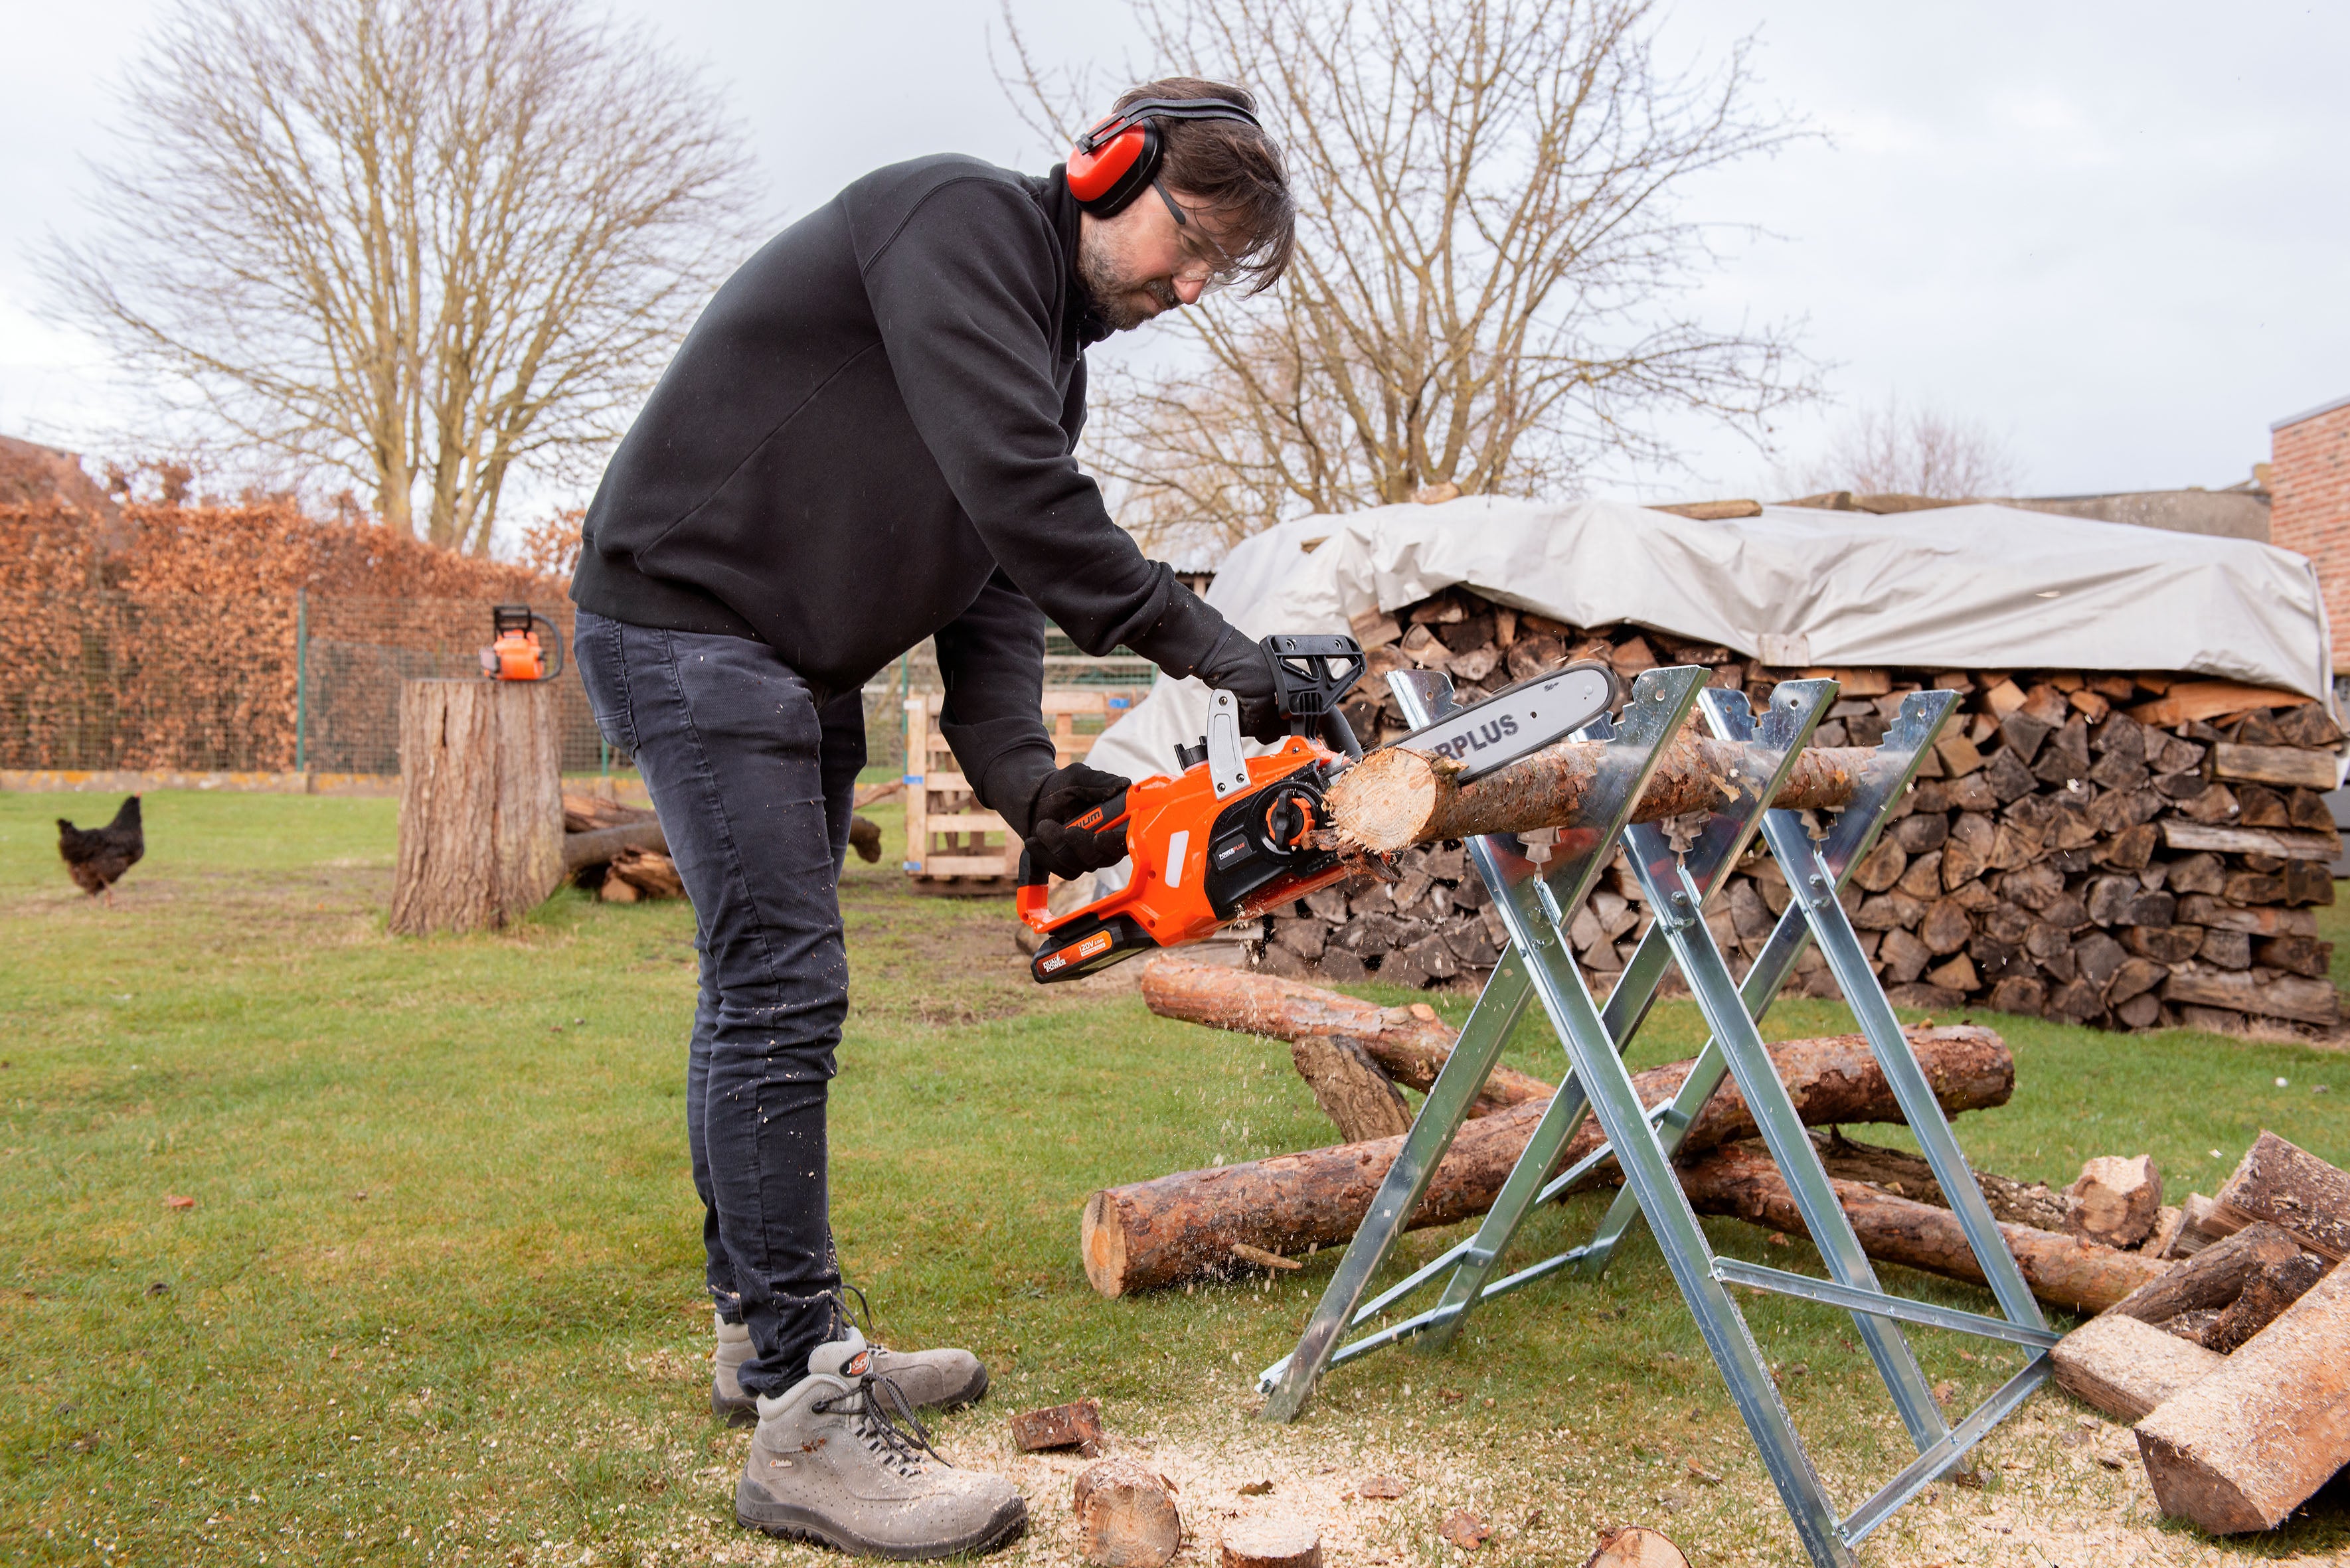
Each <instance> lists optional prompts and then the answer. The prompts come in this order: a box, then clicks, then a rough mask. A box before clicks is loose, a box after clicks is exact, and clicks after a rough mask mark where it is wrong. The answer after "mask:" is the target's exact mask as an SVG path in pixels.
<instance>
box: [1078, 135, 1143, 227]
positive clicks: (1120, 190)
mask: <svg viewBox="0 0 2350 1568" xmlns="http://www.w3.org/2000/svg"><path fill="white" fill-rule="evenodd" d="M1123 120H1124V117H1122V116H1119V115H1112V116H1111V117H1110V118H1109V119H1105V120H1103V121H1102V122H1101V123H1100V124H1099V125H1097V126H1095V127H1094V128H1093V129H1092V130H1089V131H1087V132H1086V135H1085V139H1084V140H1081V141H1079V142H1078V143H1077V145H1076V148H1075V149H1073V150H1072V151H1070V153H1069V161H1068V166H1067V168H1066V171H1065V173H1066V179H1067V180H1068V182H1069V194H1070V195H1072V196H1075V197H1076V199H1077V204H1078V205H1079V206H1081V207H1083V208H1084V209H1085V210H1086V211H1087V212H1088V213H1093V214H1094V215H1095V216H1096V217H1097V218H1114V217H1116V216H1117V215H1118V213H1121V212H1123V211H1125V210H1126V207H1127V206H1128V203H1129V202H1132V201H1133V200H1134V199H1135V198H1136V197H1137V196H1139V195H1140V194H1142V192H1144V191H1146V190H1148V189H1149V185H1150V182H1151V180H1152V178H1153V177H1155V176H1156V175H1157V174H1158V172H1159V128H1158V127H1156V126H1154V125H1152V124H1151V123H1150V122H1149V121H1148V120H1145V121H1143V122H1142V123H1140V124H1139V125H1138V124H1133V123H1131V122H1125V123H1123V128H1122V129H1121V123H1122V122H1123ZM1089 148H1090V149H1091V150H1090V151H1088V149H1089Z"/></svg>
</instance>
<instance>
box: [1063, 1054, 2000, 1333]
mask: <svg viewBox="0 0 2350 1568" xmlns="http://www.w3.org/2000/svg"><path fill="white" fill-rule="evenodd" d="M1907 1033H1908V1039H1909V1045H1910V1049H1911V1050H1912V1051H1913V1052H1914V1053H1915V1054H1916V1055H1917V1057H1918V1065H1919V1066H1920V1067H1921V1068H1923V1069H1924V1071H1925V1074H1926V1078H1927V1081H1928V1082H1929V1083H1930V1084H1931V1085H1933V1087H1934V1095H1935V1097H1936V1098H1937V1099H1938V1100H1939V1101H1940V1102H1941V1106H1942V1109H1943V1110H1944V1111H1945V1112H1946V1113H1951V1112H1958V1111H1965V1110H1980V1109H1982V1108H1984V1107H1986V1106H1999V1105H2004V1104H2006V1103H2007V1098H2008V1096H2009V1095H2010V1094H2012V1092H2013V1091H2014V1088H2015V1059H2014V1057H2013V1056H2012V1054H2009V1051H2008V1048H2007V1044H2006V1043H2005V1042H2004V1041H2002V1040H2001V1039H2000V1037H1999V1036H1998V1035H1997V1034H1995V1033H1992V1032H1991V1031H1990V1030H1988V1029H1984V1028H1981V1027H1979V1026H1976V1025H1972V1024H1959V1025H1953V1026H1947V1027H1943V1028H1924V1027H1919V1028H1913V1029H1910V1030H1908V1032H1907ZM1770 1049H1771V1058H1772V1061H1773V1064H1775V1065H1776V1067H1777V1070H1778V1074H1779V1077H1780V1080H1781V1081H1782V1082H1783V1083H1784V1084H1785V1085H1787V1092H1788V1095H1789V1097H1790V1098H1792V1099H1793V1100H1794V1103H1795V1108H1796V1111H1797V1112H1798V1114H1799V1115H1801V1116H1802V1117H1803V1119H1804V1122H1805V1123H1806V1124H1808V1125H1811V1126H1814V1127H1825V1126H1828V1125H1831V1124H1834V1123H1839V1122H1897V1121H1899V1120H1900V1119H1901V1110H1900V1106H1899V1105H1898V1102H1896V1101H1895V1099H1894V1097H1893V1091H1892V1089H1891V1088H1890V1087H1889V1086H1888V1085H1887V1084H1886V1082H1885V1075H1884V1074H1883V1073H1882V1072H1881V1071H1879V1070H1878V1068H1877V1061H1876V1058H1875V1057H1873V1056H1872V1055H1871V1054H1869V1049H1868V1042H1867V1041H1866V1039H1865V1038H1864V1037H1863V1036H1861V1035H1858V1034H1839V1035H1832V1036H1829V1037H1826V1038H1824V1039H1813V1040H1788V1041H1783V1042H1781V1043H1779V1044H1775V1045H1773V1046H1772V1047H1771V1048H1770ZM1689 1067H1690V1064H1689V1063H1687V1062H1675V1063H1669V1064H1666V1065H1664V1066H1661V1067H1651V1068H1649V1069H1648V1071H1646V1072H1643V1073H1638V1074H1635V1075H1633V1080H1632V1081H1633V1085H1634V1086H1635V1087H1636V1088H1637V1089H1638V1091H1639V1095H1640V1101H1641V1103H1642V1104H1643V1105H1646V1106H1658V1105H1661V1104H1663V1103H1665V1102H1666V1101H1668V1100H1669V1099H1671V1098H1672V1096H1674V1094H1675V1093H1677V1092H1678V1091H1679V1088H1680V1085H1681V1080H1682V1079H1683V1078H1685V1077H1686V1076H1687V1075H1688V1074H1689ZM1547 1104H1548V1102H1547V1101H1544V1100H1534V1101H1528V1102H1526V1103H1525V1104H1523V1105H1517V1106H1510V1107H1509V1108H1508V1109H1506V1110H1503V1111H1500V1112H1497V1113H1495V1114H1494V1115H1492V1116H1484V1117H1482V1118H1480V1119H1478V1120H1475V1121H1471V1122H1467V1123H1464V1124H1463V1125H1462V1127H1461V1130H1460V1132H1459V1133H1457V1134H1456V1135H1454V1137H1453V1140H1452V1147H1451V1150H1450V1152H1448V1153H1447V1154H1446V1156H1445V1158H1444V1160H1443V1163H1442V1164H1440V1165H1439V1166H1438V1167H1437V1168H1436V1173H1435V1175H1434V1177H1433V1178H1432V1179H1430V1182H1429V1186H1428V1191H1427V1194H1426V1196H1425V1197H1423V1198H1422V1199H1421V1200H1420V1206H1419V1210H1417V1211H1416V1212H1415V1213H1414V1214H1413V1215H1412V1218H1411V1220H1410V1221H1409V1223H1410V1226H1411V1228H1413V1229H1415V1230H1416V1229H1418V1228H1419V1227H1421V1226H1426V1225H1449V1224H1451V1223H1452V1222H1453V1221H1454V1220H1465V1219H1468V1218H1470V1217H1471V1216H1472V1215H1476V1214H1482V1213H1483V1212H1484V1211H1485V1210H1488V1209H1490V1208H1491V1207H1492V1203H1493V1199H1494V1197H1495V1195H1496V1194H1498V1193H1499V1192H1500V1191H1501V1189H1502V1183H1503V1180H1505V1179H1507V1178H1508V1176H1509V1173H1510V1168H1511V1166H1512V1165H1513V1164H1515V1163H1516V1161H1517V1158H1518V1156H1519V1154H1520V1153H1522V1152H1523V1150H1524V1148H1525V1147H1526V1141H1527V1139H1529V1138H1531V1137H1533V1136H1534V1126H1535V1124H1536V1123H1537V1122H1539V1121H1540V1120H1541V1119H1542V1113H1543V1109H1544V1106H1546V1105H1547ZM1754 1130H1755V1128H1754V1118H1753V1116H1752V1115H1751V1114H1750V1113H1749V1112H1748V1110H1747V1108H1746V1102H1745V1101H1744V1100H1743V1099H1742V1097H1741V1096H1739V1093H1738V1089H1737V1085H1734V1084H1732V1083H1728V1082H1725V1083H1724V1084H1723V1085H1722V1086H1721V1090H1720V1091H1719V1092H1717V1093H1716V1094H1715V1095H1714V1096H1713V1097H1712V1098H1711V1100H1709V1101H1708V1102H1706V1106H1705V1108H1704V1109H1703V1110H1701V1111H1700V1112H1699V1113H1698V1115H1697V1117H1696V1119H1695V1120H1694V1121H1692V1122H1691V1123H1690V1129H1689V1135H1688V1139H1687V1144H1686V1147H1687V1148H1688V1149H1689V1150H1690V1152H1697V1151H1700V1150H1703V1149H1708V1148H1711V1147H1716V1146H1718V1145H1721V1144H1724V1143H1728V1142H1730V1141H1731V1140H1732V1139H1734V1138H1742V1137H1752V1135H1753V1133H1754ZM1602 1141H1603V1140H1602V1138H1601V1137H1600V1134H1599V1128H1598V1126H1597V1124H1596V1122H1594V1121H1593V1120H1591V1119H1590V1118H1588V1117H1586V1119H1585V1121H1584V1124H1583V1126H1582V1127H1580V1128H1579V1129H1578V1130H1577V1132H1576V1134H1575V1137H1572V1138H1570V1139H1568V1140H1567V1146H1566V1148H1565V1150H1564V1151H1563V1152H1562V1154H1561V1156H1560V1158H1559V1161H1558V1168H1561V1169H1564V1168H1565V1167H1566V1166H1568V1165H1571V1164H1573V1163H1574V1162H1575V1160H1578V1159H1580V1158H1583V1157H1584V1156H1585V1155H1586V1154H1588V1153H1590V1152H1591V1151H1592V1150H1593V1149H1595V1148H1596V1147H1598V1146H1599V1144H1600V1143H1601V1142H1602ZM1402 1147H1403V1140H1402V1139H1401V1138H1400V1137H1388V1138H1381V1139H1379V1140H1378V1141H1377V1142H1375V1143H1354V1144H1342V1145H1339V1146H1337V1147H1331V1148H1318V1149H1309V1150H1307V1151H1305V1152H1304V1153H1302V1154H1286V1155H1278V1156H1275V1157H1274V1158H1271V1159H1258V1160H1248V1161H1245V1162H1243V1163H1242V1164H1238V1165H1227V1166H1220V1167H1217V1168H1214V1169H1211V1170H1187V1171H1179V1172H1177V1173H1175V1174H1174V1175H1171V1176H1162V1177H1159V1178H1158V1179H1155V1180H1150V1181H1139V1182H1133V1183H1129V1184H1128V1185H1127V1186H1123V1187H1112V1188H1105V1189H1101V1190H1100V1191H1097V1192H1096V1193H1095V1194H1094V1195H1093V1196H1092V1197H1091V1198H1090V1199H1087V1202H1086V1208H1085V1215H1084V1219H1083V1220H1082V1221H1081V1223H1080V1230H1079V1243H1078V1244H1079V1252H1080V1255H1081V1256H1082V1257H1083V1259H1084V1261H1085V1268H1086V1278H1087V1280H1089V1281H1091V1282H1092V1283H1093V1287H1094V1289H1096V1290H1097V1291H1099V1292H1100V1293H1102V1294H1104V1295H1106V1296H1118V1295H1124V1294H1127V1293H1130V1292H1134V1291H1143V1290H1153V1289H1157V1288H1159V1287H1162V1286H1166V1285H1172V1284H1181V1283H1182V1282H1184V1281H1186V1280H1191V1279H1201V1278H1205V1277H1208V1276H1211V1275H1214V1274H1220V1273H1223V1272H1229V1271H1230V1270H1231V1269H1232V1266H1233V1264H1232V1256H1233V1254H1232V1249H1233V1247H1234V1246H1235V1245H1236V1244H1244V1245H1247V1246H1250V1247H1253V1248H1258V1249H1261V1250H1263V1251H1269V1252H1282V1253H1294V1252H1302V1251H1306V1250H1307V1249H1308V1248H1310V1247H1324V1246H1329V1245H1331V1244H1333V1243H1336V1242H1340V1241H1346V1240H1347V1238H1349V1237H1351V1236H1352V1235H1353V1234H1354V1233H1355V1228H1356V1227H1357V1226H1358V1225H1360V1224H1361V1223H1362V1220H1363V1216H1364V1214H1365V1213H1367V1211H1368V1210H1369V1209H1370V1206H1371V1199H1372V1197H1373V1195H1375V1194H1376V1193H1377V1192H1378V1186H1379V1182H1380V1180H1381V1179H1383V1178H1384V1177H1385V1176H1386V1175H1387V1172H1388V1166H1390V1165H1392V1164H1394V1163H1395V1158H1396V1156H1397V1154H1398V1153H1399V1152H1400V1150H1401V1149H1402Z"/></svg>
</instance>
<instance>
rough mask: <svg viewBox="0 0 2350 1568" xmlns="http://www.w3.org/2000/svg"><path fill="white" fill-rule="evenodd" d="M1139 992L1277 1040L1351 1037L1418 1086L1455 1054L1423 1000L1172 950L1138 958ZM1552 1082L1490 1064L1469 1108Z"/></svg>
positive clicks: (1530, 1095)
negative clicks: (1389, 997)
mask: <svg viewBox="0 0 2350 1568" xmlns="http://www.w3.org/2000/svg"><path fill="white" fill-rule="evenodd" d="M1142 1000H1143V1002H1145V1003H1146V1004H1147V1005H1148V1006H1149V1009H1150V1011H1151V1012H1156V1013H1157V1014H1159V1016H1160V1017H1161V1018H1180V1019H1183V1020H1185V1021H1186V1022H1188V1023H1204V1024H1206V1025H1208V1026H1209V1027H1210V1028H1211V1029H1230V1030H1232V1031H1234V1032H1236V1033H1243V1034H1263V1035H1265V1036H1268V1037H1269V1038H1272V1039H1274V1040H1288V1041H1293V1042H1294V1041H1298V1040H1303V1039H1305V1038H1307V1037H1308V1036H1316V1035H1318V1036H1321V1037H1323V1038H1326V1039H1330V1040H1349V1041H1352V1042H1354V1043H1355V1044H1358V1045H1360V1046H1361V1047H1362V1048H1363V1049H1364V1050H1365V1051H1366V1052H1367V1053H1369V1054H1370V1058H1371V1060H1372V1061H1373V1062H1375V1063H1377V1064H1378V1066H1379V1070H1380V1071H1382V1072H1384V1073H1385V1074H1386V1075H1388V1077H1390V1078H1392V1079H1394V1080H1395V1081H1396V1082H1397V1083H1399V1084H1401V1085H1403V1086H1404V1087H1405V1088H1408V1089H1417V1090H1419V1092H1420V1093H1422V1094H1426V1093H1427V1092H1428V1089H1429V1086H1430V1085H1432V1084H1434V1083H1435V1082H1436V1075H1437V1074H1438V1072H1439V1071H1440V1070H1441V1069H1442V1068H1443V1066H1444V1062H1445V1058H1446V1057H1448V1056H1450V1055H1451V1054H1452V1041H1453V1032H1452V1030H1451V1028H1449V1027H1447V1026H1446V1024H1445V1023H1443V1022H1442V1021H1441V1020H1440V1019H1439V1018H1438V1017H1437V1016H1436V1010H1435V1009H1434V1008H1432V1007H1430V1006H1428V1005H1427V1004H1425V1003H1422V1004H1420V1005H1419V1006H1416V1007H1381V1006H1380V1005H1379V1004H1378V1003H1377V1002H1363V1001H1359V1000H1357V998H1355V997H1351V996H1346V995H1342V994H1340V993H1339V992H1335V991H1326V990H1324V989H1323V988H1322V987H1320V986H1318V985H1306V984H1304V983H1302V982H1300V981H1294V980H1283V979H1281V978H1280V977H1279V976H1277V975H1270V974H1263V973H1259V972H1254V971H1249V970H1243V969H1226V968H1225V967H1223V966H1222V964H1209V963H1197V962H1194V961H1191V960H1190V959H1185V958H1178V957H1176V956H1174V955H1172V954H1170V955H1168V956H1166V957H1163V958H1153V959H1152V960H1150V961H1149V962H1148V963H1147V964H1145V965H1144V966H1143V971H1142ZM1550 1094H1551V1085H1548V1084H1545V1083H1544V1082H1543V1081H1542V1080H1541V1079H1539V1078H1531V1077H1528V1076H1527V1075H1525V1074H1523V1073H1520V1072H1516V1071H1513V1069H1511V1068H1508V1067H1495V1068H1494V1069H1493V1074H1492V1077H1490V1078H1488V1079H1486V1080H1485V1087H1484V1090H1483V1092H1482V1093H1481V1094H1479V1095H1478V1096H1477V1099H1476V1102H1475V1104H1473V1105H1471V1106H1470V1108H1469V1114H1470V1115H1471V1116H1490V1115H1491V1114H1492V1113H1493V1112H1495V1111H1498V1110H1503V1109H1506V1108H1508V1107H1509V1106H1515V1105H1523V1104H1524V1103H1525V1102H1527V1101H1528V1100H1546V1099H1548V1098H1550Z"/></svg>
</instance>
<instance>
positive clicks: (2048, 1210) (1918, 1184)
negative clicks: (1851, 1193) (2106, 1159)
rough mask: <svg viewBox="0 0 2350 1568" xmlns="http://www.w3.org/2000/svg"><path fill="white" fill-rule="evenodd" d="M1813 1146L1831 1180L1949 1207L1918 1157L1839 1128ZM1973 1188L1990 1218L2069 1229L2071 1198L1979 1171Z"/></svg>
mask: <svg viewBox="0 0 2350 1568" xmlns="http://www.w3.org/2000/svg"><path fill="white" fill-rule="evenodd" d="M1812 1146H1813V1147H1815V1148H1817V1149H1818V1150H1819V1151H1820V1163H1821V1164H1822V1165H1823V1166H1825V1167H1826V1168H1827V1173H1828V1174H1829V1175H1830V1176H1835V1177H1841V1178H1843V1179H1845V1180H1846V1181H1865V1182H1866V1183H1868V1185H1869V1186H1871V1187H1881V1188H1883V1189H1885V1190H1886V1191H1887V1192H1890V1193H1892V1194H1893V1195H1894V1196H1895V1197H1896V1198H1908V1199H1915V1200H1916V1201H1917V1202H1919V1203H1930V1204H1932V1205H1933V1206H1934V1207H1935V1208H1937V1209H1948V1208H1949V1207H1950V1199H1948V1198H1945V1197H1944V1196H1943V1195H1942V1187H1941V1183H1939V1181H1936V1180H1935V1179H1934V1168H1933V1167H1932V1166H1930V1165H1928V1164H1927V1163H1926V1161H1925V1158H1924V1157H1923V1156H1921V1155H1915V1154H1911V1153H1909V1152H1908V1150H1906V1149H1898V1148H1880V1147H1877V1145H1875V1144H1867V1143H1855V1142H1854V1141H1853V1140H1852V1139H1850V1138H1848V1137H1845V1136H1844V1132H1843V1129H1841V1128H1839V1127H1830V1128H1828V1130H1827V1131H1825V1132H1824V1133H1818V1132H1815V1133H1814V1134H1813V1135H1812ZM1975 1186H1976V1187H1977V1188H1979V1189H1981V1192H1982V1195H1983V1201H1984V1202H1986V1203H1988V1204H1990V1205H1991V1213H1992V1215H1993V1216H1994V1217H1995V1218H1998V1219H2001V1220H2007V1221H2009V1222H2011V1223H2012V1224H2017V1225H2029V1226H2032V1227H2033V1229H2035V1230H2040V1231H2063V1230H2065V1229H2067V1228H2068V1224H2069V1221H2070V1220H2071V1218H2072V1212H2073V1209H2072V1199H2068V1198H2067V1197H2065V1196H2064V1194H2063V1193H2061V1192H2058V1191H2056V1190H2055V1189H2053V1188H2051V1187H2049V1186H2047V1185H2046V1184H2045V1183H2043V1182H2037V1181H2018V1180H2016V1179H2014V1178H2013V1177H2012V1176H2001V1175H1999V1174H1997V1173H1996V1172H1994V1171H1989V1170H1978V1171H1976V1172H1975Z"/></svg>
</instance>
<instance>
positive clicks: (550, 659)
mask: <svg viewBox="0 0 2350 1568" xmlns="http://www.w3.org/2000/svg"><path fill="white" fill-rule="evenodd" d="M530 618H531V619H533V620H535V621H536V622H537V623H538V624H539V625H541V626H543V627H545V628H546V639H545V640H544V641H542V642H541V643H540V644H539V645H538V646H539V649H540V650H541V651H543V652H544V653H545V654H546V674H544V675H542V676H540V677H539V679H540V680H554V679H555V678H556V676H558V675H560V674H562V673H563V632H562V630H561V629H560V628H557V627H556V624H555V623H554V622H553V621H551V620H549V619H547V618H546V617H545V616H543V615H541V614H539V613H538V612H537V611H536V610H533V611H531V612H530Z"/></svg>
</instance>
